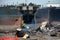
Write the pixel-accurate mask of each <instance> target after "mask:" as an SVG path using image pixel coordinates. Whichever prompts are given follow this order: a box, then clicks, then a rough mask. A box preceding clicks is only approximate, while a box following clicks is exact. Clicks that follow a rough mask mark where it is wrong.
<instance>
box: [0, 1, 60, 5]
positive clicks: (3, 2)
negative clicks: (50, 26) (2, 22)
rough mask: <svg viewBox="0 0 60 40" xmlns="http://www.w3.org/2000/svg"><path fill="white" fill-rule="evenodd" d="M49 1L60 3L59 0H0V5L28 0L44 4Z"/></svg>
mask: <svg viewBox="0 0 60 40" xmlns="http://www.w3.org/2000/svg"><path fill="white" fill-rule="evenodd" d="M48 1H50V2H57V3H60V0H0V5H7V4H8V5H11V4H14V5H15V4H21V3H27V4H29V3H30V2H32V3H34V4H41V5H45V4H46V3H48Z"/></svg>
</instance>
